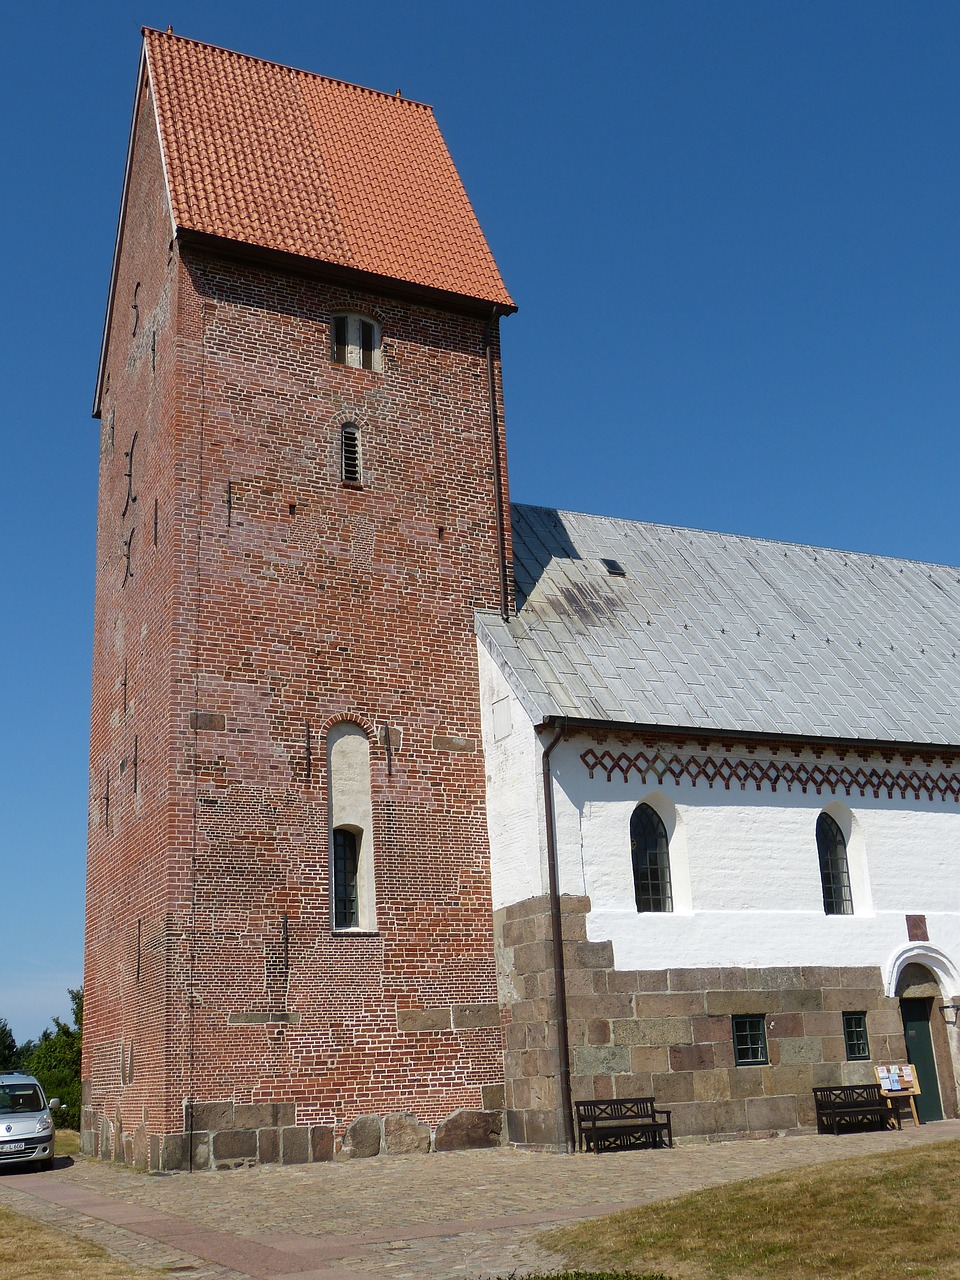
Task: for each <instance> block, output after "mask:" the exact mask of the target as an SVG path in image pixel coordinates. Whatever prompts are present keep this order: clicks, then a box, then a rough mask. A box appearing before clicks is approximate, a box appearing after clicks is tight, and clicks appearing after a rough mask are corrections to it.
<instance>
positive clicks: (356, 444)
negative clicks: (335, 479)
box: [340, 422, 362, 484]
mask: <svg viewBox="0 0 960 1280" xmlns="http://www.w3.org/2000/svg"><path fill="white" fill-rule="evenodd" d="M340 478H341V480H343V481H344V483H345V484H360V481H361V479H362V473H361V469H360V428H359V427H358V426H357V424H356V423H355V422H345V423H344V424H343V426H342V427H341V428H340Z"/></svg>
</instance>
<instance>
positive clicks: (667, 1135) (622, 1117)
mask: <svg viewBox="0 0 960 1280" xmlns="http://www.w3.org/2000/svg"><path fill="white" fill-rule="evenodd" d="M575 1106H576V1108H577V1130H578V1138H579V1144H580V1150H581V1151H593V1152H595V1154H597V1155H599V1154H600V1152H601V1151H628V1150H631V1149H632V1148H634V1147H662V1146H663V1145H664V1140H666V1145H667V1146H668V1147H672V1146H673V1130H672V1128H671V1126H670V1112H669V1111H662V1110H658V1109H657V1107H656V1106H655V1105H654V1100H653V1098H609V1099H605V1100H604V1101H602V1102H578V1103H576V1104H575Z"/></svg>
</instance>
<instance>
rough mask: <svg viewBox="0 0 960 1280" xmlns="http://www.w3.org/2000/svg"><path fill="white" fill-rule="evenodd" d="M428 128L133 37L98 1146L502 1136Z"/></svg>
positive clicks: (496, 512) (488, 512)
mask: <svg viewBox="0 0 960 1280" xmlns="http://www.w3.org/2000/svg"><path fill="white" fill-rule="evenodd" d="M512 310H514V307H513V304H512V302H511V300H510V297H509V295H508V294H507V292H506V290H505V288H504V285H503V282H502V281H501V279H500V276H499V273H498V271H497V268H496V265H495V264H494V261H493V258H492V257H491V255H490V251H489V249H488V248H487V245H486V243H485V241H484V238H483V235H482V232H481V231H480V228H479V226H478V225H477V222H476V219H475V217H474V215H473V212H472V210H471V207H470V205H469V202H468V201H467V198H466V196H465V194H464V191H463V188H462V186H461V184H460V181H459V178H458V176H457V174H456V171H455V169H454V167H453V165H452V162H451V160H450V158H449V155H448V153H447V151H446V149H445V147H444V144H443V141H442V139H441V137H440V134H439V131H438V129H437V126H436V124H435V121H434V118H433V115H432V113H431V111H430V109H429V108H427V107H424V106H422V105H421V104H419V103H415V102H410V101H407V100H404V99H402V98H401V97H399V96H396V97H392V96H388V95H385V94H381V93H376V92H373V91H370V90H367V89H361V88H357V87H355V86H352V85H347V84H343V83H340V82H336V81H332V80H327V79H323V78H321V77H318V76H313V75H308V74H306V73H304V72H300V71H295V70H292V69H290V68H287V67H281V66H277V65H274V64H270V63H265V62H261V61H258V60H255V59H252V58H248V57H243V56H240V55H238V54H234V53H230V52H227V51H225V50H222V49H217V48H212V47H210V46H207V45H202V44H197V43H194V42H192V41H189V40H184V39H182V38H179V37H177V36H174V35H172V34H162V33H159V32H156V31H146V32H145V33H144V48H143V57H142V60H141V68H140V78H139V83H138V89H137V97H136V104H135V110H134V119H133V126H132V131H131V140H130V148H129V153H128V160H127V172H126V177H125V182H124V192H123V203H122V209H121V215H120V225H119V233H118V238H117V250H116V256H115V259H114V265H113V272H112V278H111V283H110V295H109V306H108V313H107V321H106V326H105V332H104V342H103V355H102V361H101V368H100V374H99V380H98V387H97V397H96V408H95V414H96V416H97V417H99V418H100V420H101V468H100V501H99V532H98V544H97V594H96V618H95V656H94V683H93V710H92V743H91V774H90V787H91V789H90V844H89V867H88V888H87V932H86V969H85V991H86V1002H85V1011H84V1015H85V1016H84V1067H83V1074H84V1111H83V1129H84V1133H83V1149H84V1150H85V1151H87V1152H88V1153H92V1154H99V1155H100V1156H102V1157H103V1158H112V1159H118V1160H125V1161H127V1162H131V1163H134V1164H137V1165H139V1166H141V1167H146V1166H148V1165H149V1166H150V1167H152V1168H184V1167H189V1168H198V1167H209V1166H220V1167H223V1166H225V1165H230V1164H235V1163H243V1162H251V1161H255V1160H260V1161H275V1160H283V1161H300V1160H312V1159H324V1158H330V1156H331V1155H332V1154H334V1152H335V1151H337V1150H341V1149H342V1150H344V1151H345V1152H348V1153H352V1154H355V1155H359V1154H365V1153H370V1152H371V1151H373V1150H379V1149H387V1150H391V1149H424V1148H425V1146H426V1145H427V1144H428V1143H432V1144H433V1145H434V1146H435V1147H438V1148H443V1147H449V1146H456V1145H474V1144H479V1143H487V1142H494V1141H499V1137H498V1134H499V1108H500V1107H501V1105H502V1079H503V1063H502V1044H501V1032H500V1025H499V1018H498V1015H497V1003H496V999H497V997H496V985H495V975H494V960H493V944H492V923H491V903H490V887H489V846H488V839H487V831H486V820H485V814H484V770H483V758H482V755H481V753H480V715H479V699H478V678H477V656H476V647H475V638H474V623H473V611H474V609H476V608H482V609H499V610H502V611H504V612H506V611H507V610H508V608H509V603H510V602H509V582H510V572H509V566H510V530H509V518H508V505H507V492H506V462H505V450H504V443H503V436H502V432H501V430H500V426H499V424H500V422H501V421H502V414H501V405H500V394H501V393H500V376H499V345H498V320H499V317H500V316H501V315H503V314H506V313H508V312H510V311H512Z"/></svg>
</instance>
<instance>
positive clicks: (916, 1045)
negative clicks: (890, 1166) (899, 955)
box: [897, 963, 956, 1124]
mask: <svg viewBox="0 0 960 1280" xmlns="http://www.w3.org/2000/svg"><path fill="white" fill-rule="evenodd" d="M897 996H898V998H899V1000H900V1017H901V1020H902V1022H903V1038H904V1043H905V1045H906V1049H907V1061H908V1062H909V1063H910V1064H911V1066H912V1067H913V1069H914V1072H915V1074H916V1077H917V1082H918V1084H919V1085H920V1096H919V1097H918V1098H917V1115H918V1117H919V1119H920V1122H921V1123H922V1124H926V1123H928V1122H929V1121H932V1120H942V1119H943V1115H944V1103H946V1105H947V1108H948V1110H949V1111H950V1112H951V1113H955V1112H956V1089H955V1085H954V1081H953V1075H952V1071H951V1070H950V1046H949V1043H948V1041H947V1037H946V1027H945V1026H944V1025H943V1019H942V1018H941V1016H940V1005H941V1004H942V1003H943V994H942V992H941V990H940V985H939V983H938V982H937V980H936V977H935V976H934V975H933V973H932V972H931V971H930V970H929V969H928V968H927V967H926V966H925V965H922V964H917V963H911V964H907V965H905V966H904V968H903V969H902V971H901V973H900V977H899V979H898V981H897Z"/></svg>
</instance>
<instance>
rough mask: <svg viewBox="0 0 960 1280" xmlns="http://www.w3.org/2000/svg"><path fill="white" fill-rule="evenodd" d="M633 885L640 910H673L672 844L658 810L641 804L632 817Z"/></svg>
mask: <svg viewBox="0 0 960 1280" xmlns="http://www.w3.org/2000/svg"><path fill="white" fill-rule="evenodd" d="M630 852H631V855H632V857H633V887H634V892H635V894H636V898H637V910H638V911H672V910H673V894H672V892H671V889H670V846H669V844H668V842H667V829H666V827H665V826H664V825H663V822H662V820H661V818H660V815H659V814H658V813H657V811H656V809H651V807H650V805H648V804H638V805H637V807H636V809H634V811H633V816H632V817H631V819H630Z"/></svg>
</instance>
